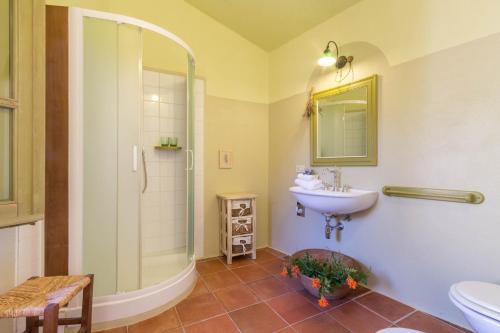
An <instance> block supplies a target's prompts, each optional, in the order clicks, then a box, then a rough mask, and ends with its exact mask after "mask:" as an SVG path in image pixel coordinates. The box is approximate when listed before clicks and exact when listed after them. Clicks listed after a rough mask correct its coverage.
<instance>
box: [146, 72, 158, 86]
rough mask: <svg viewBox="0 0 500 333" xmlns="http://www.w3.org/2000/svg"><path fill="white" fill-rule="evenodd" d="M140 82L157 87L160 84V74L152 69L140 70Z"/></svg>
mask: <svg viewBox="0 0 500 333" xmlns="http://www.w3.org/2000/svg"><path fill="white" fill-rule="evenodd" d="M142 84H143V85H145V86H152V87H158V86H159V85H160V74H159V73H158V72H153V71H142Z"/></svg>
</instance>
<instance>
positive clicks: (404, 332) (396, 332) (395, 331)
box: [377, 327, 424, 333]
mask: <svg viewBox="0 0 500 333" xmlns="http://www.w3.org/2000/svg"><path fill="white" fill-rule="evenodd" d="M377 333H424V332H421V331H415V330H411V329H409V328H401V327H391V328H384V329H383V330H380V331H377Z"/></svg>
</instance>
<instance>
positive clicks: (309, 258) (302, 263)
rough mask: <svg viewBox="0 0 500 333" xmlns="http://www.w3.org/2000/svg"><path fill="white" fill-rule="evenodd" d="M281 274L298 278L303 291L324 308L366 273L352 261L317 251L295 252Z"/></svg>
mask: <svg viewBox="0 0 500 333" xmlns="http://www.w3.org/2000/svg"><path fill="white" fill-rule="evenodd" d="M281 275H283V276H289V277H294V278H299V279H300V281H301V282H302V285H303V286H304V288H305V289H306V290H307V291H309V293H311V294H312V295H314V296H316V297H318V298H319V300H318V304H319V306H321V307H326V306H328V300H334V299H339V298H343V297H345V296H347V295H348V294H349V293H350V292H351V291H352V290H355V289H356V288H357V287H358V285H359V283H366V281H367V274H366V273H365V272H363V271H362V270H361V267H360V265H359V264H358V262H357V261H356V260H354V259H353V258H351V257H348V256H346V255H343V254H341V253H338V252H332V251H328V250H321V249H309V250H303V251H299V252H297V253H295V254H294V255H293V256H292V257H291V259H290V261H289V262H288V264H287V265H285V266H284V267H283V271H282V272H281Z"/></svg>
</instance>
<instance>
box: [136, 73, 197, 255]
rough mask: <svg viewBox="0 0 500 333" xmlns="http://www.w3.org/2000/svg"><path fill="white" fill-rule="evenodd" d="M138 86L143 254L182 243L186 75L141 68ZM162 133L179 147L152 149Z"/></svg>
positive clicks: (184, 233) (184, 236) (184, 238)
mask: <svg viewBox="0 0 500 333" xmlns="http://www.w3.org/2000/svg"><path fill="white" fill-rule="evenodd" d="M143 87H144V113H143V139H142V140H143V145H144V151H145V154H146V159H145V160H146V165H147V172H148V187H147V190H146V191H145V193H144V194H143V197H142V206H141V208H142V209H141V211H142V221H141V224H142V237H141V238H142V254H143V255H146V256H147V255H154V254H161V253H166V252H169V251H171V250H174V249H179V248H183V247H185V246H186V167H187V164H186V163H187V162H186V150H185V147H186V77H185V76H182V75H174V74H164V73H159V72H154V71H149V70H144V71H143ZM200 89H201V90H202V91H203V89H204V85H203V81H201V80H196V82H195V91H200ZM196 95H197V94H195V96H196ZM202 98H203V95H199V97H198V98H195V105H201V106H202V105H203V101H202ZM196 102H198V103H196ZM201 113H202V112H201ZM195 128H196V125H195ZM162 136H167V137H177V140H178V142H177V144H178V146H180V147H182V149H181V150H178V151H158V150H155V149H154V147H155V146H158V145H160V137H162ZM197 136H198V135H197ZM195 144H196V142H195Z"/></svg>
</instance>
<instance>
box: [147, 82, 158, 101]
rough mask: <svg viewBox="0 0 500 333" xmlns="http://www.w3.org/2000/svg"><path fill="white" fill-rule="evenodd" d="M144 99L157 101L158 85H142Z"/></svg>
mask: <svg viewBox="0 0 500 333" xmlns="http://www.w3.org/2000/svg"><path fill="white" fill-rule="evenodd" d="M143 91H144V100H145V101H153V102H158V101H159V100H160V90H159V88H158V87H151V86H144V87H143Z"/></svg>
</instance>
